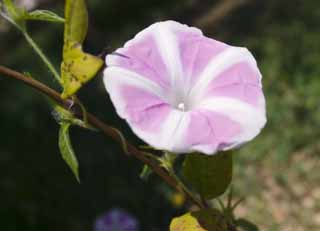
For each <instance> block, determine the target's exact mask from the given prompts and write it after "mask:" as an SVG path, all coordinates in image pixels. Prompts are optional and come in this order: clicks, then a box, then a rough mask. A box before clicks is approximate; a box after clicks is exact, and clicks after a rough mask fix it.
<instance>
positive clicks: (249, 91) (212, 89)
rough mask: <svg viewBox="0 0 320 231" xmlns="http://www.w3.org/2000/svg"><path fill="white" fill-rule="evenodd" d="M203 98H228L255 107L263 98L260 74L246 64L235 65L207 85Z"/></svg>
mask: <svg viewBox="0 0 320 231" xmlns="http://www.w3.org/2000/svg"><path fill="white" fill-rule="evenodd" d="M205 96H206V97H208V96H211V97H212V96H216V97H217V96H220V97H221V96H222V97H230V98H235V99H239V100H242V101H244V102H246V103H249V104H251V105H254V106H257V105H258V103H259V102H260V99H261V97H263V93H262V89H261V83H260V73H259V71H258V69H257V70H254V69H253V68H252V67H251V66H250V64H248V63H247V62H241V63H238V64H235V65H233V66H232V67H230V68H228V69H227V70H225V71H224V72H222V73H221V74H219V76H217V78H215V79H214V80H212V81H211V82H210V83H209V86H208V88H207V93H206V95H205Z"/></svg>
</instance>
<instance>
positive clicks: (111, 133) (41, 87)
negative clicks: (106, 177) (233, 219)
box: [0, 65, 203, 208]
mask: <svg viewBox="0 0 320 231" xmlns="http://www.w3.org/2000/svg"><path fill="white" fill-rule="evenodd" d="M0 73H2V74H4V75H5V76H7V77H10V78H14V79H16V80H19V81H21V82H23V83H24V84H26V85H28V86H30V87H32V88H33V89H35V90H37V91H39V92H41V93H42V94H44V95H46V96H48V97H49V98H50V99H52V100H54V101H55V102H56V103H57V104H59V105H60V106H62V107H64V108H65V109H67V110H72V108H73V107H74V106H73V104H74V103H73V101H72V100H68V99H67V100H65V99H62V98H61V97H60V94H59V93H58V92H57V91H55V90H53V89H52V88H50V87H48V86H46V85H45V84H43V83H41V82H39V81H37V80H35V79H33V78H31V77H27V76H25V75H23V74H21V73H19V72H17V71H14V70H11V69H9V68H7V67H4V66H1V65H0ZM72 113H74V115H75V116H76V117H78V118H82V111H81V110H72ZM87 118H88V123H89V124H90V125H91V126H93V127H95V128H96V129H98V130H100V131H102V132H103V134H104V135H105V136H107V137H110V138H112V139H113V140H115V141H116V142H117V143H119V144H122V142H123V140H122V138H121V136H120V135H119V134H118V133H117V132H116V131H115V130H114V128H113V127H111V126H109V125H107V124H105V123H104V122H102V121H101V120H99V119H98V118H97V117H96V116H94V115H92V114H90V113H87ZM126 147H127V149H128V152H129V153H130V154H131V155H132V156H134V157H135V158H136V159H138V160H140V161H141V162H143V163H144V164H146V165H148V166H149V167H150V168H151V169H152V170H153V171H154V172H155V173H156V174H157V175H159V176H160V177H161V178H162V179H163V180H164V181H165V182H166V183H167V184H168V185H170V186H171V187H172V188H174V189H175V190H178V191H182V190H181V188H180V187H179V184H178V182H177V181H176V180H175V179H174V178H172V177H171V176H170V175H169V174H168V172H167V171H165V170H164V169H163V168H161V167H160V166H159V165H158V164H157V163H156V162H155V161H153V160H151V159H149V158H148V157H146V156H145V155H144V154H143V152H141V151H140V150H139V149H137V148H136V147H135V146H134V145H132V144H131V143H129V142H127V143H126ZM182 193H184V194H185V195H186V196H187V198H188V199H189V200H190V201H191V202H192V203H194V204H196V205H197V206H199V208H203V205H202V204H201V203H199V202H198V201H196V200H194V198H193V197H190V196H189V195H188V193H186V192H184V191H182Z"/></svg>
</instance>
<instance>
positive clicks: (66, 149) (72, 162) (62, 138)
mask: <svg viewBox="0 0 320 231" xmlns="http://www.w3.org/2000/svg"><path fill="white" fill-rule="evenodd" d="M70 125H71V124H70V123H61V127H60V131H59V148H60V152H61V155H62V158H63V159H64V160H65V162H66V163H67V164H68V166H69V167H70V169H71V170H72V172H73V174H74V175H75V177H76V178H77V180H78V182H80V178H79V164H78V160H77V157H76V155H75V153H74V151H73V148H72V145H71V141H70V136H69V128H70Z"/></svg>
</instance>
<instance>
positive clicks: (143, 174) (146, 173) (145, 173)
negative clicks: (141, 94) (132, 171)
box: [140, 164, 152, 181]
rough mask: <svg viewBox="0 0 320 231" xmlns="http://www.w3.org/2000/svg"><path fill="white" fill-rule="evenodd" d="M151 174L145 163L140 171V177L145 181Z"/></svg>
mask: <svg viewBox="0 0 320 231" xmlns="http://www.w3.org/2000/svg"><path fill="white" fill-rule="evenodd" d="M151 174H152V169H151V168H150V167H149V166H148V165H146V164H145V165H143V168H142V171H141V173H140V178H141V179H142V180H144V181H147V180H148V179H149V176H150V175H151Z"/></svg>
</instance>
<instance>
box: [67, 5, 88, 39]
mask: <svg viewBox="0 0 320 231" xmlns="http://www.w3.org/2000/svg"><path fill="white" fill-rule="evenodd" d="M65 19H66V24H65V28H64V39H65V40H69V41H71V42H76V43H80V44H82V43H83V41H84V39H85V38H86V35H87V30H88V12H87V7H86V3H85V0H66V5H65Z"/></svg>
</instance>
